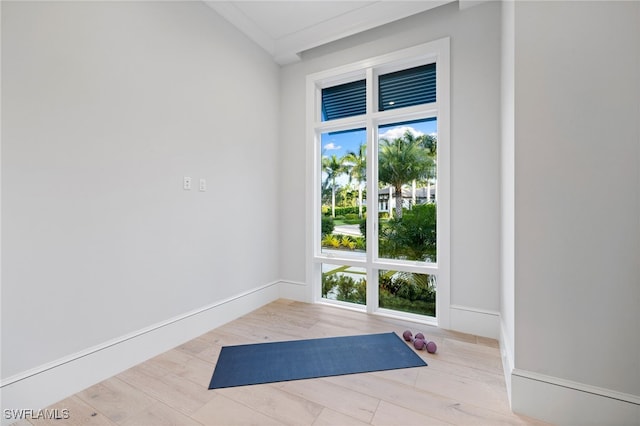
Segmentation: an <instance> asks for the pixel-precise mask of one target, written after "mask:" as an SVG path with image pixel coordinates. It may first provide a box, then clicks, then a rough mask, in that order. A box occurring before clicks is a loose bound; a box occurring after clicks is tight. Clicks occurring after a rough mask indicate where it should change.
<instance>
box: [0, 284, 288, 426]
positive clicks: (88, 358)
mask: <svg viewBox="0 0 640 426" xmlns="http://www.w3.org/2000/svg"><path fill="white" fill-rule="evenodd" d="M279 284H280V281H274V282H272V283H269V284H265V285H262V286H260V287H256V288H253V289H251V290H249V291H245V292H243V293H240V294H237V295H235V296H232V297H229V298H226V299H223V300H220V301H217V302H214V303H211V304H209V305H207V306H203V307H201V308H198V309H195V310H193V311H190V312H187V313H184V314H182V315H179V316H177V317H174V318H170V319H168V320H166V321H163V322H160V323H157V324H154V325H151V326H149V327H147V328H144V329H141V330H138V331H135V332H133V333H130V334H127V335H125V336H121V337H119V338H116V339H113V340H110V341H107V342H104V343H102V344H100V345H97V346H94V347H92V348H88V349H86V350H84V351H81V352H78V353H75V354H71V355H69V356H67V357H64V358H61V359H58V360H55V361H53V362H50V363H48V364H44V365H41V366H38V367H36V368H33V369H31V370H28V371H25V372H23V373H20V374H17V375H15V376H12V377H9V378H7V379H5V380H3V381H2V382H1V383H0V400H1V401H2V410H3V414H2V425H5V424H9V423H12V422H14V421H16V420H17V419H7V418H6V417H7V416H5V410H11V409H14V410H20V409H25V410H29V409H33V410H38V409H42V408H44V407H47V406H49V405H51V404H53V403H55V402H57V401H60V400H62V399H64V398H66V397H68V396H69V395H73V394H74V393H77V392H79V391H81V390H83V389H85V388H87V387H89V386H91V385H93V384H95V383H98V382H100V381H102V380H104V379H106V378H109V377H111V376H113V375H116V374H118V373H120V372H122V371H124V370H126V369H128V368H130V367H132V366H134V365H136V364H139V363H141V362H143V361H145V360H147V359H149V358H152V357H154V356H156V355H158V354H160V353H162V352H165V351H167V350H169V349H172V348H174V347H176V346H178V345H180V344H182V343H184V342H186V341H189V340H191V339H193V338H195V337H197V336H200V335H201V334H204V333H206V332H207V331H209V330H211V329H213V328H216V327H219V326H221V325H223V324H225V323H227V322H229V321H232V320H233V319H235V318H238V317H240V316H242V315H244V314H247V313H249V312H251V311H253V310H255V309H258V308H260V307H261V306H264V305H265V304H267V303H270V302H272V301H274V300H276V299H278V298H280V285H279Z"/></svg>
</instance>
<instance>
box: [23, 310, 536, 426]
mask: <svg viewBox="0 0 640 426" xmlns="http://www.w3.org/2000/svg"><path fill="white" fill-rule="evenodd" d="M406 329H410V330H412V331H413V332H414V333H416V332H418V331H422V332H423V333H424V334H425V335H426V336H427V338H428V339H429V340H433V341H435V342H436V343H437V345H438V352H437V353H436V354H428V353H427V352H426V351H419V352H418V353H419V354H420V356H422V357H423V358H424V359H425V361H427V363H428V364H429V366H428V367H420V368H408V369H401V370H391V371H383V372H375V373H365V374H352V375H346V376H337V377H327V378H320V379H310V380H297V381H290V382H282V383H273V384H265V385H254V386H244V387H236V388H227V389H217V390H208V389H207V387H208V384H209V380H210V379H211V374H212V373H213V369H214V367H215V363H216V360H217V357H218V354H219V353H220V350H221V348H222V346H228V345H236V344H246V343H257V342H270V341H282V340H294V339H310V338H318V337H331V336H347V335H355V334H365V333H383V332H389V331H394V332H396V333H398V335H402V332H403V331H404V330H406ZM49 408H50V409H54V408H57V409H59V410H62V409H68V410H69V414H70V418H69V419H60V420H37V421H35V420H31V422H30V423H29V422H26V421H22V422H19V423H17V425H19V426H29V425H45V424H55V425H65V426H67V425H68V426H74V425H111V426H113V425H122V426H134V425H144V426H147V425H149V426H152V425H153V426H156V425H296V426H297V425H314V426H321V425H345V426H349V425H393V426H398V425H407V426H409V425H494V424H507V425H542V424H543V423H542V422H539V421H536V420H534V419H530V418H526V417H522V416H517V415H515V414H513V413H511V411H510V409H509V404H508V401H507V393H506V389H505V383H504V376H503V373H502V365H501V361H500V351H499V349H498V343H497V342H496V341H495V340H491V339H485V338H480V337H476V336H472V335H468V334H462V333H456V332H451V331H446V330H441V329H439V328H436V327H429V326H423V325H417V324H415V323H411V322H404V321H401V320H396V319H388V318H382V317H378V316H372V315H366V314H364V313H359V312H354V311H349V310H344V309H339V308H336V307H332V306H326V305H320V304H317V305H314V304H306V303H300V302H294V301H290V300H278V301H276V302H273V303H271V304H268V305H266V306H264V307H262V308H260V309H258V310H256V311H254V312H252V313H250V314H248V315H245V316H243V317H241V318H239V319H237V320H235V321H232V322H230V323H228V324H225V325H224V326H222V327H219V328H216V329H214V330H211V331H210V332H208V333H206V334H204V335H202V336H200V337H198V338H196V339H193V340H191V341H189V342H187V343H185V344H184V345H181V346H179V347H176V348H174V349H172V350H170V351H168V352H165V353H163V354H161V355H158V356H156V357H155V358H152V359H150V360H148V361H146V362H144V363H142V364H139V365H137V366H135V367H133V368H131V369H129V370H126V371H124V372H122V373H120V374H118V375H117V376H114V377H111V378H110V379H107V380H105V381H103V382H101V383H98V384H96V385H94V386H92V387H90V388H88V389H86V390H84V391H82V392H80V393H78V394H76V395H73V396H71V397H70V398H67V399H65V400H63V401H60V402H59V403H57V404H54V405H52V406H51V407H49Z"/></svg>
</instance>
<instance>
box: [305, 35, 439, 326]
mask: <svg viewBox="0 0 640 426" xmlns="http://www.w3.org/2000/svg"><path fill="white" fill-rule="evenodd" d="M448 70H449V40H448V39H442V40H438V41H435V42H432V43H427V44H424V45H421V46H416V47H413V48H410V49H406V50H403V51H400V52H396V53H393V54H390V55H385V56H382V57H377V58H371V59H369V60H367V61H363V62H360V63H356V64H351V65H348V66H345V67H341V68H340V69H336V70H329V71H326V72H321V73H317V74H314V75H310V76H309V77H308V79H307V84H308V91H307V97H308V99H307V102H308V108H307V130H308V154H309V155H308V158H309V162H308V172H309V179H308V181H309V193H310V194H311V197H310V198H309V212H310V217H309V220H310V223H311V224H312V226H311V227H310V231H309V235H308V241H309V264H308V281H309V282H310V283H311V284H312V285H311V290H312V291H313V297H312V299H313V300H314V301H323V302H326V303H333V304H337V305H342V306H347V307H351V308H354V309H363V310H366V311H368V312H371V313H379V314H387V315H396V316H405V317H407V316H409V317H412V318H414V319H417V320H422V321H425V322H431V323H438V324H439V325H442V326H445V327H447V326H448V325H449V324H448V318H449V316H448V309H449V219H448V216H449V166H448V165H449V115H448V114H449V76H448V74H449V71H448Z"/></svg>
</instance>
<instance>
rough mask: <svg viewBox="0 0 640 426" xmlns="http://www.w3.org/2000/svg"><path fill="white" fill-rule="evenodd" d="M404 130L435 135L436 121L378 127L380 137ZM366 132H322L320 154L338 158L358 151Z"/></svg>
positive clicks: (398, 133) (391, 137) (392, 136)
mask: <svg viewBox="0 0 640 426" xmlns="http://www.w3.org/2000/svg"><path fill="white" fill-rule="evenodd" d="M406 130H409V131H411V132H412V133H413V134H414V135H415V136H420V135H424V134H427V135H436V132H437V122H436V121H435V120H428V121H420V122H411V123H405V124H400V125H393V126H384V127H383V128H381V129H380V137H381V138H387V139H395V138H397V137H400V136H402V134H404V132H405V131H406ZM366 138H367V134H366V132H365V129H360V130H355V131H349V132H335V133H323V134H322V138H321V144H322V156H323V157H324V156H326V157H330V156H332V155H334V154H335V155H336V156H337V157H338V158H340V157H342V156H343V155H345V154H346V153H347V152H355V153H356V154H357V153H358V147H359V146H360V144H362V143H365V142H366Z"/></svg>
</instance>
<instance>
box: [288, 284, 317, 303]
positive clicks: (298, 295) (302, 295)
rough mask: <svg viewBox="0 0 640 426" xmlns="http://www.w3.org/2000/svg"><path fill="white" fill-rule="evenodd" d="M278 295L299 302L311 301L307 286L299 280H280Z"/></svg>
mask: <svg viewBox="0 0 640 426" xmlns="http://www.w3.org/2000/svg"><path fill="white" fill-rule="evenodd" d="M280 297H282V298H283V299H291V300H297V301H300V302H307V303H312V302H313V300H312V297H311V293H310V291H309V287H308V286H307V284H306V283H303V282H300V281H289V280H282V281H280Z"/></svg>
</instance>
